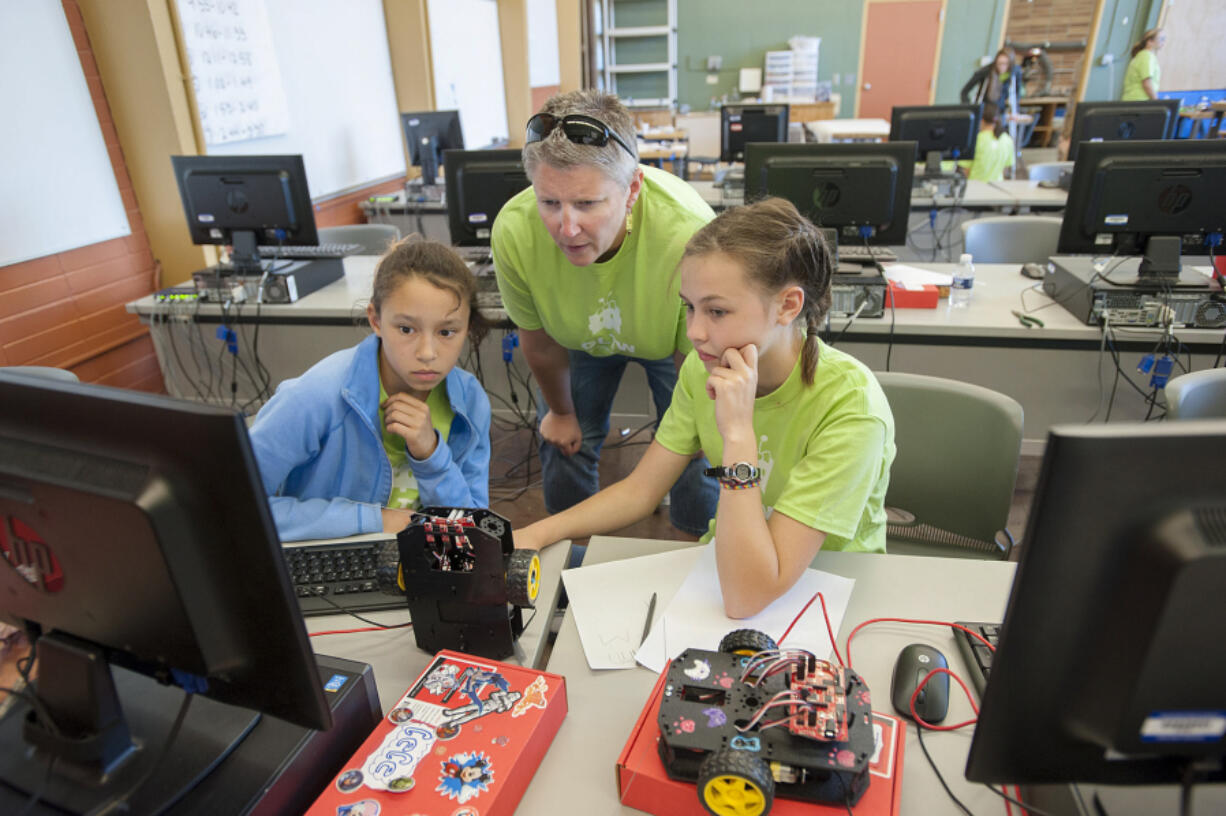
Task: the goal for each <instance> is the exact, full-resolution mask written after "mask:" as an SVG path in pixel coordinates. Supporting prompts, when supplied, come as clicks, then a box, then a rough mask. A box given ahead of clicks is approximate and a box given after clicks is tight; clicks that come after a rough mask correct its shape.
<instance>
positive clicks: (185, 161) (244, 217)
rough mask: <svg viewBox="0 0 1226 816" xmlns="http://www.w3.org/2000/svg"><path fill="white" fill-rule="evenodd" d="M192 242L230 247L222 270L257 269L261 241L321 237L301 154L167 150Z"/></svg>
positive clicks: (294, 242) (247, 272)
mask: <svg viewBox="0 0 1226 816" xmlns="http://www.w3.org/2000/svg"><path fill="white" fill-rule="evenodd" d="M170 160H171V162H172V164H173V166H174V171H175V178H176V179H177V180H178V182H179V197H180V198H181V199H182V201H183V211H184V213H185V214H186V216H187V228H188V230H190V232H191V236H192V242H193V243H195V244H227V245H230V246H231V247H232V253H231V256H230V267H229V268H223V269H221V270H220V271H221V272H222V273H223V274H225V273H227V272H233V273H234V274H240V275H258V274H260V273H261V272H262V271H263V269H262V267H261V265H260V255H259V249H258V247H259V245H261V244H269V245H278V244H290V245H295V246H299V245H314V244H318V243H319V234H318V233H317V232H316V231H315V211H314V209H313V205H312V204H311V193H310V190H309V189H308V187H307V179H306V169H305V168H304V167H303V164H302V156H171V157H170Z"/></svg>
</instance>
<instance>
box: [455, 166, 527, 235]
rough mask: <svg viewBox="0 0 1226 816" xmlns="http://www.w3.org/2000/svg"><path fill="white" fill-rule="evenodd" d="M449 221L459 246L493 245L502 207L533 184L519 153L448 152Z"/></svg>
mask: <svg viewBox="0 0 1226 816" xmlns="http://www.w3.org/2000/svg"><path fill="white" fill-rule="evenodd" d="M443 161H444V165H445V167H446V170H447V172H446V173H445V175H446V182H447V220H448V223H449V224H450V226H451V243H452V244H453V245H455V246H489V245H490V229H491V228H493V226H494V218H495V217H497V215H498V211H499V210H501V209H502V205H503V204H506V203H507V201H509V200H510V199H511V198H512V197H513V196H514V195H515V194H516V193H518V192H519V191H520V190H523V189H524V188H525V187H528V186H530V185H531V183H532V182H530V181H529V180H528V174H527V173H525V172H524V162H523V158H522V154H521V152H520V151H519V150H448V151H446V152H445V153H443Z"/></svg>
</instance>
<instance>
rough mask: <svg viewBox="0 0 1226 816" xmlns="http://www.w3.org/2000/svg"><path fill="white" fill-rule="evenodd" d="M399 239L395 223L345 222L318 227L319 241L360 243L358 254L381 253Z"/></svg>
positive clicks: (398, 231) (324, 242)
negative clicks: (333, 225)
mask: <svg viewBox="0 0 1226 816" xmlns="http://www.w3.org/2000/svg"><path fill="white" fill-rule="evenodd" d="M399 240H400V227H398V226H396V225H395V224H346V225H344V226H342V227H320V228H319V243H321V244H361V245H362V251H361V252H359V253H358V254H359V255H382V254H383V253H384V252H386V251H387V248H388V247H389V246H391V245H392V244H393V243H394V242H396V241H399Z"/></svg>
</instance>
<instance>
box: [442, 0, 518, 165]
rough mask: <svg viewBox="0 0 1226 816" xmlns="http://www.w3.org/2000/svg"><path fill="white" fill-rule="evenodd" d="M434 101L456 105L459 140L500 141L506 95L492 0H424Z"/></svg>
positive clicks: (473, 142) (478, 143) (445, 105)
mask: <svg viewBox="0 0 1226 816" xmlns="http://www.w3.org/2000/svg"><path fill="white" fill-rule="evenodd" d="M426 8H427V12H428V15H429V18H430V54H431V56H432V57H433V60H434V107H435V109H436V110H458V111H459V112H460V126H461V127H462V128H463V129H464V146H465V147H467V148H469V149H473V148H479V147H485V146H487V145H490V144H493V143H494V142H501V143H503V144H505V143H506V139H507V98H506V91H505V87H506V86H505V84H504V83H503V79H502V36H501V34H500V33H499V31H498V4H497V3H496V2H495V0H429V3H428V5H427V7H426Z"/></svg>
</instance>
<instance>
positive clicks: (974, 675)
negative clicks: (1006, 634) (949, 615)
mask: <svg viewBox="0 0 1226 816" xmlns="http://www.w3.org/2000/svg"><path fill="white" fill-rule="evenodd" d="M954 623H957V624H958V625H960V626H965V627H966V628H967V629H970V630H972V631H975V632H978V633H979V634H981V635H983V636H984V638H986V639H987V641H988V643H991V644H992V645H993V646H995V645H996V644H997V642H998V641H999V640H1000V627H1001V624H1000V623H984V622H982V621H977V622H968V621H954ZM953 632H954V639H955V640H956V641H957V642H958V651H960V652H961V653H962V659H963V662H965V663H966V670H967V673H968V674H969V675H970V678H971V682H972V683H974V684H975V688H976V690H978V692H979V699H981V700H982V699H983V689H984V687H985V686H987V684H988V675H989V674H990V673H991V671H992V656H993V652H992V650H991V649H989V648H988V647H987V646H984V645H983V644H982V643H981V642H980V641H979V639H978V638H974V637H971V636H970V635H968V634H967V633H966V632H963V631H962V630H961V629H954V630H953Z"/></svg>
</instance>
